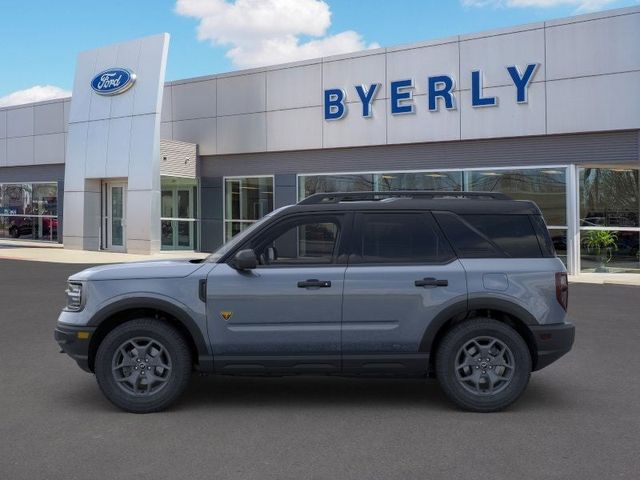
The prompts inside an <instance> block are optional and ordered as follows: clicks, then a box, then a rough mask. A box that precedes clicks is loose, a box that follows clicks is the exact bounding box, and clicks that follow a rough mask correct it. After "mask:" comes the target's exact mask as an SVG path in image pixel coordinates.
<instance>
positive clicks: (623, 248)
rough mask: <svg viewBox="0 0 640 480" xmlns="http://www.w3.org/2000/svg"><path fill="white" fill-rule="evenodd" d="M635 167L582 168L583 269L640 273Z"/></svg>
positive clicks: (638, 192) (639, 210)
mask: <svg viewBox="0 0 640 480" xmlns="http://www.w3.org/2000/svg"><path fill="white" fill-rule="evenodd" d="M638 177H639V170H638V169H634V168H615V167H608V168H607V167H585V168H580V169H578V181H579V202H580V266H581V267H580V268H581V271H583V272H605V273H640V255H639V253H638V246H639V243H640V184H639V178H638Z"/></svg>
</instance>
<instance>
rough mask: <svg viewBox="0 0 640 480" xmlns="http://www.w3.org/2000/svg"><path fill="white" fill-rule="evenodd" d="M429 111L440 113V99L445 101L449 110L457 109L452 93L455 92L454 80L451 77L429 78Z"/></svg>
mask: <svg viewBox="0 0 640 480" xmlns="http://www.w3.org/2000/svg"><path fill="white" fill-rule="evenodd" d="M428 83H429V111H431V112H437V111H438V97H441V98H443V99H444V106H445V108H446V109H447V110H453V109H455V108H456V105H455V100H454V98H453V94H452V93H451V91H452V90H453V78H451V77H450V76H449V75H438V76H437V77H429V81H428Z"/></svg>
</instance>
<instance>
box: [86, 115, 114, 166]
mask: <svg viewBox="0 0 640 480" xmlns="http://www.w3.org/2000/svg"><path fill="white" fill-rule="evenodd" d="M108 140H109V120H96V121H94V122H89V130H88V132H87V157H86V163H85V171H84V172H85V177H86V178H104V177H106V176H107V144H108Z"/></svg>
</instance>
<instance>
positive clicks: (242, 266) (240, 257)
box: [231, 248, 258, 270]
mask: <svg viewBox="0 0 640 480" xmlns="http://www.w3.org/2000/svg"><path fill="white" fill-rule="evenodd" d="M231 266H232V267H233V268H235V269H236V270H253V269H254V268H256V267H257V266H258V259H257V258H256V253H255V252H254V251H253V250H251V249H250V248H249V249H247V250H240V251H239V252H238V253H236V256H235V257H233V262H232V264H231Z"/></svg>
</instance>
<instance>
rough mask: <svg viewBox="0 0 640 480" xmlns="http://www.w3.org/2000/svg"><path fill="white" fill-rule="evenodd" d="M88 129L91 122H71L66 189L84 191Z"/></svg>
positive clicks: (65, 179) (65, 175)
mask: <svg viewBox="0 0 640 480" xmlns="http://www.w3.org/2000/svg"><path fill="white" fill-rule="evenodd" d="M88 129H89V124H88V123H87V122H81V123H71V124H69V132H68V133H67V151H66V156H65V168H64V189H65V191H66V190H73V191H80V192H82V191H83V190H84V171H85V165H86V159H87V131H88ZM65 208H66V204H65ZM65 231H66V230H65Z"/></svg>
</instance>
